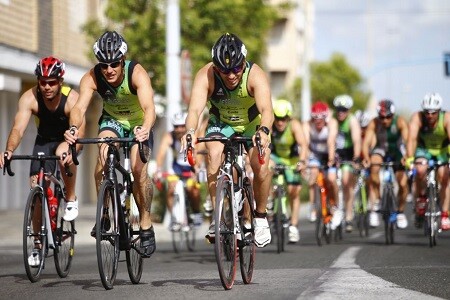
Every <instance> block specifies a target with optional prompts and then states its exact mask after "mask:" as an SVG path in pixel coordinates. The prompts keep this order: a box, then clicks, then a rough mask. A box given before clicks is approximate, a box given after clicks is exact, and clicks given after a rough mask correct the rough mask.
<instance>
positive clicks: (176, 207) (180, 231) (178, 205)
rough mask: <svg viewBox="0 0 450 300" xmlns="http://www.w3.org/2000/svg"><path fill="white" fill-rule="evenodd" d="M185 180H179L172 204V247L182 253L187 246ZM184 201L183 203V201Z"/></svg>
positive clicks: (176, 251)
mask: <svg viewBox="0 0 450 300" xmlns="http://www.w3.org/2000/svg"><path fill="white" fill-rule="evenodd" d="M184 197H185V195H184V187H183V182H182V181H181V180H179V181H178V182H177V184H176V187H175V193H174V195H173V206H172V225H176V226H172V228H171V231H172V247H173V251H174V252H175V253H180V252H181V251H182V249H183V248H184V247H185V244H186V243H187V241H186V237H187V234H186V228H185V227H184V226H185V223H186V222H185V219H186V215H185V214H186V209H185V205H184V201H185V198H184ZM182 202H183V203H182Z"/></svg>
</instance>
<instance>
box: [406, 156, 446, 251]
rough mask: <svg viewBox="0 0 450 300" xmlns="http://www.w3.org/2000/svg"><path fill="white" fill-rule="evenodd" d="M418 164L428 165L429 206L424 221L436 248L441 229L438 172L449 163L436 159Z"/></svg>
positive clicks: (432, 245) (432, 244)
mask: <svg viewBox="0 0 450 300" xmlns="http://www.w3.org/2000/svg"><path fill="white" fill-rule="evenodd" d="M414 164H415V165H416V164H424V165H425V164H426V165H427V205H426V211H425V219H424V233H425V235H426V236H427V237H428V240H429V246H430V248H432V247H434V246H436V238H437V234H438V233H439V232H441V229H440V218H439V217H440V216H441V210H440V203H439V188H440V187H439V184H438V181H437V179H436V171H437V169H438V168H439V167H442V166H446V165H447V163H444V162H439V161H436V160H434V159H430V160H428V161H423V162H415V163H414Z"/></svg>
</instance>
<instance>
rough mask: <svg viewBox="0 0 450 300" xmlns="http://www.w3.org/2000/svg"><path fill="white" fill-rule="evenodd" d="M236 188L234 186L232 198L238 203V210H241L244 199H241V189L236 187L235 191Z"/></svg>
mask: <svg viewBox="0 0 450 300" xmlns="http://www.w3.org/2000/svg"><path fill="white" fill-rule="evenodd" d="M236 188H237V187H235V191H234V199H235V201H236V202H237V203H238V211H241V209H242V204H243V203H244V201H242V191H241V189H238V190H237V191H236Z"/></svg>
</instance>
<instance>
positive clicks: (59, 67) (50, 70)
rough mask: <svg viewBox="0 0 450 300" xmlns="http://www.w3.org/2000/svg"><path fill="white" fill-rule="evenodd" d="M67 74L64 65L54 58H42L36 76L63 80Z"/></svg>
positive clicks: (37, 66) (35, 72) (35, 71)
mask: <svg viewBox="0 0 450 300" xmlns="http://www.w3.org/2000/svg"><path fill="white" fill-rule="evenodd" d="M65 72H66V66H65V65H64V63H63V62H62V61H61V60H59V59H57V58H56V57H53V56H48V57H44V58H41V60H40V61H39V62H38V63H37V65H36V69H35V70H34V74H35V75H36V76H37V77H56V78H62V77H63V76H64V73H65Z"/></svg>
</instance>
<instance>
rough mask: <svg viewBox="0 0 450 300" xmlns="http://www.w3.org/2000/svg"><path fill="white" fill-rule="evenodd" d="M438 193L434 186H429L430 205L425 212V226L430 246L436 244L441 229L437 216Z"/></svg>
mask: <svg viewBox="0 0 450 300" xmlns="http://www.w3.org/2000/svg"><path fill="white" fill-rule="evenodd" d="M436 196H437V194H436V190H435V189H434V187H433V186H431V187H428V199H429V200H428V205H427V211H426V213H425V228H426V233H427V236H428V242H429V246H430V248H432V247H434V246H436V235H437V231H438V229H439V224H438V218H437V197H436Z"/></svg>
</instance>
